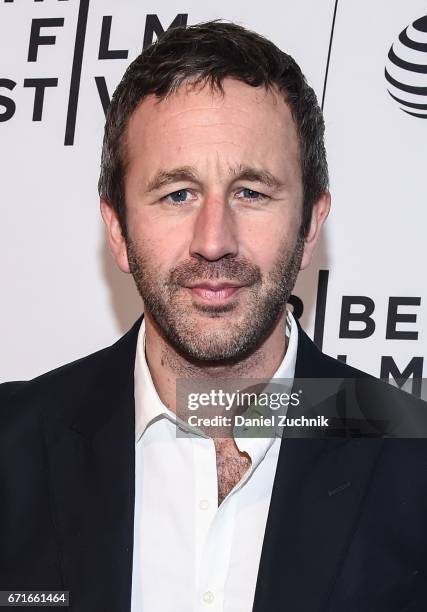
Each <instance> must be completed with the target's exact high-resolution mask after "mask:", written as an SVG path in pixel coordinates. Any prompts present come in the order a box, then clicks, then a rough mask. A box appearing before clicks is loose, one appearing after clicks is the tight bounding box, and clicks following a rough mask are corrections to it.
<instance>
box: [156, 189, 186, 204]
mask: <svg viewBox="0 0 427 612" xmlns="http://www.w3.org/2000/svg"><path fill="white" fill-rule="evenodd" d="M189 195H190V193H189V191H188V189H178V191H173V192H172V193H170V194H169V195H167V196H165V197H164V198H162V200H166V201H168V200H169V201H170V202H172V204H181V203H182V202H187V200H188V199H189V198H188V197H187V196H189Z"/></svg>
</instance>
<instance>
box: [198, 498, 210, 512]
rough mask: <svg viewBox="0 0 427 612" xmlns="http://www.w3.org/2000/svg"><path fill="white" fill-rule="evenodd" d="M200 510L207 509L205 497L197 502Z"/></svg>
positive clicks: (207, 503) (207, 504)
mask: <svg viewBox="0 0 427 612" xmlns="http://www.w3.org/2000/svg"><path fill="white" fill-rule="evenodd" d="M199 508H200V510H207V509H208V508H209V502H208V500H207V499H202V500H201V501H200V503H199Z"/></svg>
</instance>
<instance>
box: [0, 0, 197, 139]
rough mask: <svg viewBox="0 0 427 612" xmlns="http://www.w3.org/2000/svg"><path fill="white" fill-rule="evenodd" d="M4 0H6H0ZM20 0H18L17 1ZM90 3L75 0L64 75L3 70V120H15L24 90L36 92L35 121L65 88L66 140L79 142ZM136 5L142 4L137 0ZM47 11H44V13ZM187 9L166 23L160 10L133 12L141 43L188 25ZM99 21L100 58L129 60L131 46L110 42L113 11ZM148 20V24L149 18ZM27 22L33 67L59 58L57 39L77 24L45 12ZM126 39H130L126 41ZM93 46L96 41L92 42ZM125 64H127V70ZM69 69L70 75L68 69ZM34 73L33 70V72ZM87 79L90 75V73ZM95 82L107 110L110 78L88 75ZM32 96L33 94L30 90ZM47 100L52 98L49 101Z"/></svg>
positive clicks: (10, 2) (8, 8) (8, 3)
mask: <svg viewBox="0 0 427 612" xmlns="http://www.w3.org/2000/svg"><path fill="white" fill-rule="evenodd" d="M59 1H63V0H56V1H55V2H53V0H51V2H46V4H47V5H48V6H52V7H55V12H56V15H57V14H58V13H57V9H56V5H57V3H58V2H59ZM0 2H1V0H0ZM34 2H35V3H40V2H44V0H34ZM3 3H4V5H5V6H4V7H3V8H2V10H3V11H4V15H7V14H10V13H11V12H13V10H14V6H15V2H14V0H3ZM16 4H17V5H18V4H19V3H18V2H17V3H16ZM89 4H90V0H79V2H78V3H77V2H76V3H75V7H76V10H77V8H78V14H77V24H76V28H75V34H74V49H71V48H70V54H69V64H68V65H67V69H66V74H63V73H61V74H60V75H59V77H58V76H57V75H54V76H53V75H52V74H46V75H43V76H40V74H37V76H35V75H33V76H30V77H29V78H24V79H23V80H20V79H19V80H18V79H15V78H12V77H9V76H6V75H4V74H0V123H1V122H3V121H10V120H11V119H13V117H14V116H15V113H16V106H17V103H18V104H19V103H20V102H19V98H20V96H21V95H25V93H24V92H25V90H27V91H28V90H29V93H30V94H31V95H32V96H33V109H32V110H33V113H32V121H43V120H45V117H46V114H47V113H46V112H45V110H46V109H45V107H46V106H47V107H49V99H50V95H51V92H52V88H60V89H61V90H64V98H65V96H66V102H65V103H66V106H67V113H66V121H65V126H64V145H66V146H69V145H73V144H74V140H75V131H76V122H77V111H78V104H79V97H80V85H81V77H82V66H83V59H84V52H85V44H86V34H87V32H86V30H87V23H88V16H89ZM136 6H139V4H138V3H137V5H136ZM40 7H41V8H43V5H39V4H37V5H36V6H35V7H34V9H33V10H34V12H35V15H37V14H39V10H40ZM43 15H44V13H43ZM95 19H96V15H92V27H91V28H90V29H89V31H88V35H89V36H92V37H93V36H98V23H97V24H96V27H95V23H94V20H95ZM187 19H188V14H187V13H178V14H177V15H175V16H174V17H173V19H172V20H171V21H169V25H168V23H167V22H163V23H162V22H161V21H160V19H159V17H158V15H156V14H154V13H153V14H151V13H150V14H146V15H145V20H144V15H141V21H140V22H139V18H138V16H137V15H134V16H133V23H136V24H137V25H139V27H140V29H141V42H142V45H141V46H142V49H145V48H146V47H147V46H149V45H150V44H151V43H152V42H153V41H154V40H155V39H156V38H158V37H159V36H160V35H161V34H162V33H163V32H164V31H165V30H166V29H169V28H173V27H176V26H182V25H186V24H187ZM98 20H99V26H100V35H99V39H98V40H97V41H96V43H97V44H96V47H97V50H98V60H101V61H103V60H108V61H117V60H122V61H125V60H126V65H127V64H129V59H128V56H129V49H126V48H120V49H118V48H117V47H116V48H113V46H112V43H111V38H112V33H111V32H112V30H113V36H117V31H118V30H119V28H116V22H115V19H114V16H113V15H99V17H98ZM144 21H145V23H144ZM23 27H25V28H28V38H27V41H28V42H27V45H28V47H27V48H28V53H27V63H28V69H29V71H30V70H31V68H32V66H33V65H34V63H37V62H39V65H43V66H44V65H47V66H49V63H47V64H46V57H54V54H55V45H56V44H57V39H59V40H60V39H61V38H63V37H64V29H66V28H69V27H73V24H71V25H70V23H69V20H68V18H67V19H66V18H65V17H58V16H55V17H46V16H43V17H40V16H35V17H34V18H33V19H31V21H30V23H28V17H27V15H25V25H23ZM123 43H125V41H123ZM90 46H91V45H90ZM124 68H125V66H124V67H123V71H124ZM67 73H69V74H67ZM30 74H31V72H30ZM86 78H87V77H86ZM89 78H90V79H91V81H92V86H93V87H94V88H96V90H97V92H98V96H99V99H100V102H101V105H102V109H103V110H104V113H106V112H107V109H108V106H109V104H110V92H109V90H108V87H107V81H106V77H105V75H104V74H101V75H93V76H90V77H89ZM26 95H28V93H27V94H26ZM46 100H47V102H46Z"/></svg>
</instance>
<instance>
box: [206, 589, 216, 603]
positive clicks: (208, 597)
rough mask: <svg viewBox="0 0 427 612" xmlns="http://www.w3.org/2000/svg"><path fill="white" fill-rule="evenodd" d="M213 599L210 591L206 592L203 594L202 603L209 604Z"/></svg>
mask: <svg viewBox="0 0 427 612" xmlns="http://www.w3.org/2000/svg"><path fill="white" fill-rule="evenodd" d="M214 599H215V597H214V594H213V593H212V591H206V593H204V594H203V601H204V602H205V603H207V604H211V603H212V602H213V600H214Z"/></svg>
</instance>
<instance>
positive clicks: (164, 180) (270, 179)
mask: <svg viewBox="0 0 427 612" xmlns="http://www.w3.org/2000/svg"><path fill="white" fill-rule="evenodd" d="M229 174H230V176H232V177H233V180H234V181H249V182H251V183H262V184H263V185H266V186H267V187H270V188H273V189H279V188H280V187H283V183H282V181H280V180H279V179H278V178H277V177H276V176H274V174H272V173H271V172H269V171H268V170H263V169H262V168H255V167H253V166H246V165H241V164H240V165H239V166H236V167H234V168H230V169H229ZM199 180H200V179H199V175H198V173H197V171H196V170H195V168H192V167H191V166H181V167H179V168H173V169H172V170H160V171H159V172H157V173H156V174H155V175H154V176H153V178H151V179H150V180H149V181H148V183H147V187H146V190H147V193H151V192H152V191H157V190H159V189H161V188H162V187H165V186H166V185H171V184H173V183H178V182H184V183H185V182H190V183H197V182H199Z"/></svg>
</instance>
